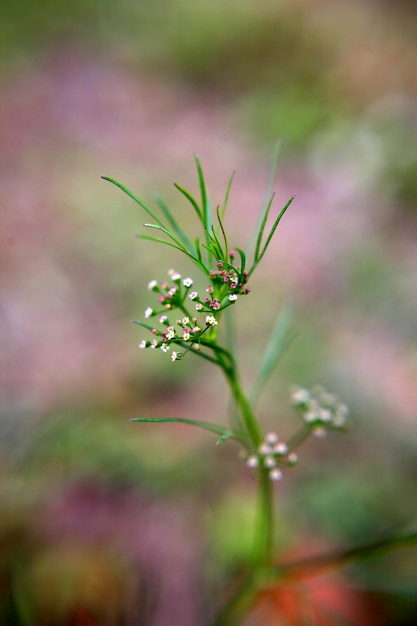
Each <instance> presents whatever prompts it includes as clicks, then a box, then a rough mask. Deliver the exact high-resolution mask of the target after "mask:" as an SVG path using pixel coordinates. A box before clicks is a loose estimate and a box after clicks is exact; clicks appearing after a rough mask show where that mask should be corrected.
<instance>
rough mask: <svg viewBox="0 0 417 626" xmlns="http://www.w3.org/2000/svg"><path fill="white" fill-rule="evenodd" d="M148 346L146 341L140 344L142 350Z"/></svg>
mask: <svg viewBox="0 0 417 626" xmlns="http://www.w3.org/2000/svg"><path fill="white" fill-rule="evenodd" d="M147 345H148V342H147V341H145V340H143V341H141V342H140V344H139V348H141V349H142V348H146V346H147Z"/></svg>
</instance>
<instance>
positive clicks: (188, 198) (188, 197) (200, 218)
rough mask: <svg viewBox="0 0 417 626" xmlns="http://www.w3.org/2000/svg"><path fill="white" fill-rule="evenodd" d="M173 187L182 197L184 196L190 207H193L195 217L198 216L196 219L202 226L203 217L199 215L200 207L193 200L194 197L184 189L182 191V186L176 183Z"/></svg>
mask: <svg viewBox="0 0 417 626" xmlns="http://www.w3.org/2000/svg"><path fill="white" fill-rule="evenodd" d="M174 187H175V188H176V189H178V191H179V192H181V193H182V194H183V196H185V197H186V198H187V200H188V201H189V202H191V204H192V206H193V207H194V209H195V212H196V213H197V215H198V219H199V220H200V222H201V223H202V224H204V217H203V215H202V214H201V209H200V207H199V206H198V202H197V200H196V199H195V198H194V196H192V195H191V194H190V192H189V191H187V190H186V189H184V187H182V186H181V185H179V184H178V183H174Z"/></svg>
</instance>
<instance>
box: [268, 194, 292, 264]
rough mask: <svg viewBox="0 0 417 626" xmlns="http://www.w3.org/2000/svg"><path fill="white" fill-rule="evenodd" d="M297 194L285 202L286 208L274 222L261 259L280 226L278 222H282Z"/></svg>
mask: <svg viewBox="0 0 417 626" xmlns="http://www.w3.org/2000/svg"><path fill="white" fill-rule="evenodd" d="M294 198H295V196H291V198H290V199H289V200H288V202H287V203H286V204H285V206H284V208H283V209H282V210H281V213H280V214H279V215H278V217H277V219H276V220H275V222H274V225H273V226H272V228H271V232H270V233H269V235H268V239H267V240H266V243H265V245H264V248H263V250H262V252H261V254H260V256H259V261H260V260H261V259H262V257H263V255H264V254H265V252H266V249H267V248H268V246H269V242H270V241H271V239H272V237H273V236H274V233H275V231H276V229H277V227H278V224H279V223H280V221H281V219H282V217H283V215H284V213H285V211H286V210H287V209H288V207H289V206H290V204H291V203H292V201H293V200H294Z"/></svg>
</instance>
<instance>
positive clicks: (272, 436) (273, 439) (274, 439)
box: [265, 433, 278, 446]
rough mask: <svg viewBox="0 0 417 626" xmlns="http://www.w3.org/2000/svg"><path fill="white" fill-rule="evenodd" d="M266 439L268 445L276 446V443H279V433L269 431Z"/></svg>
mask: <svg viewBox="0 0 417 626" xmlns="http://www.w3.org/2000/svg"><path fill="white" fill-rule="evenodd" d="M265 441H266V443H267V444H268V445H270V446H274V445H275V444H276V443H278V435H277V433H267V435H266V436H265Z"/></svg>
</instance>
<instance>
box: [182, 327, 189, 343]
mask: <svg viewBox="0 0 417 626" xmlns="http://www.w3.org/2000/svg"><path fill="white" fill-rule="evenodd" d="M182 338H183V339H184V341H188V340H189V338H190V329H189V328H184V330H183V331H182Z"/></svg>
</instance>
